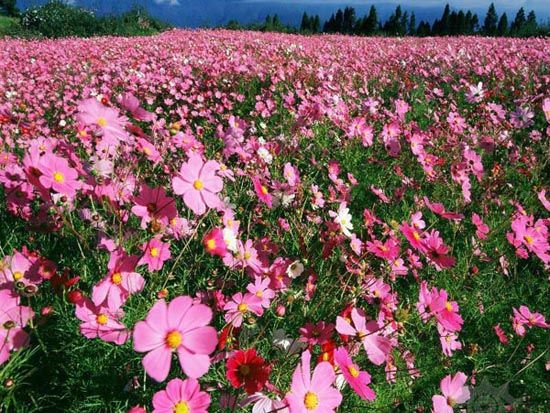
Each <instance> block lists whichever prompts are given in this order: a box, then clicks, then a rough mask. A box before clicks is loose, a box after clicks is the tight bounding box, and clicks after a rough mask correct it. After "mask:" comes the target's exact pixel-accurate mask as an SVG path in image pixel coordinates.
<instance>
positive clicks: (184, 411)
mask: <svg viewBox="0 0 550 413" xmlns="http://www.w3.org/2000/svg"><path fill="white" fill-rule="evenodd" d="M208 406H210V395H209V394H208V393H206V392H204V391H201V388H200V386H199V382H198V381H197V380H196V379H194V378H189V379H185V380H182V379H173V380H170V381H169V382H168V384H167V385H166V389H165V390H161V391H159V392H156V393H155V395H154V396H153V408H154V409H153V413H207V412H208Z"/></svg>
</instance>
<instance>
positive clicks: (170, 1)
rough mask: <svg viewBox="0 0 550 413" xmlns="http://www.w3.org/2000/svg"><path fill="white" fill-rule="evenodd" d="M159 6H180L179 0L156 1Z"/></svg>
mask: <svg viewBox="0 0 550 413" xmlns="http://www.w3.org/2000/svg"><path fill="white" fill-rule="evenodd" d="M154 1H155V3H157V4H166V5H167V6H179V4H180V2H179V0H154Z"/></svg>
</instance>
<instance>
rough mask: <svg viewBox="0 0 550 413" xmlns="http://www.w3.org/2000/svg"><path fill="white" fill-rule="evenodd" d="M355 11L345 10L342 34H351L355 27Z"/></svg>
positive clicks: (348, 8)
mask: <svg viewBox="0 0 550 413" xmlns="http://www.w3.org/2000/svg"><path fill="white" fill-rule="evenodd" d="M355 20H356V16H355V9H354V8H353V7H346V8H345V9H344V15H343V19H342V33H346V34H351V33H353V30H354V27H355Z"/></svg>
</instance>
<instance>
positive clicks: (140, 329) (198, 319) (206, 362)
mask: <svg viewBox="0 0 550 413" xmlns="http://www.w3.org/2000/svg"><path fill="white" fill-rule="evenodd" d="M211 319H212V311H211V310H210V308H209V307H208V306H206V305H204V304H193V300H192V299H191V297H188V296H179V297H176V298H174V299H173V300H172V301H171V302H170V304H168V305H167V304H166V302H165V301H164V300H158V301H157V302H156V303H155V305H153V307H152V308H151V310H150V311H149V313H148V314H147V317H146V318H145V321H139V322H138V323H137V324H136V326H135V328H134V350H135V351H138V352H140V353H145V352H146V353H147V355H146V356H145V357H144V358H143V360H142V364H143V367H144V368H145V371H146V372H147V374H148V375H149V376H151V377H152V378H153V379H155V380H156V381H158V382H161V381H163V380H164V379H166V377H167V376H168V372H169V371H170V364H171V361H172V353H174V352H177V353H178V359H179V362H180V366H181V368H182V370H183V372H184V373H185V374H186V375H188V376H189V377H192V378H198V377H201V376H202V375H203V374H205V373H206V372H207V371H208V368H209V367H210V357H209V354H210V353H212V352H213V351H214V350H215V348H216V345H217V343H218V339H217V334H216V329H215V328H214V327H210V326H208V324H209V323H210V320H211Z"/></svg>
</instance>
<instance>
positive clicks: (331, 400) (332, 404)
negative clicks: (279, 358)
mask: <svg viewBox="0 0 550 413" xmlns="http://www.w3.org/2000/svg"><path fill="white" fill-rule="evenodd" d="M310 362H311V354H310V352H309V351H308V350H306V351H304V352H303V353H302V362H301V363H300V364H299V365H298V367H296V370H295V371H294V374H293V375H292V385H291V388H290V392H289V393H288V394H287V395H286V401H287V402H288V405H289V408H290V411H291V412H292V413H331V412H334V411H335V410H336V408H337V407H338V406H339V405H340V403H341V402H342V395H341V394H340V392H339V391H338V390H337V389H335V388H334V387H333V383H334V380H335V379H336V375H335V374H334V369H333V368H332V366H331V365H330V363H328V362H326V361H323V362H321V363H319V364H318V365H317V367H315V370H314V371H313V376H312V375H311V367H310Z"/></svg>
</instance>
